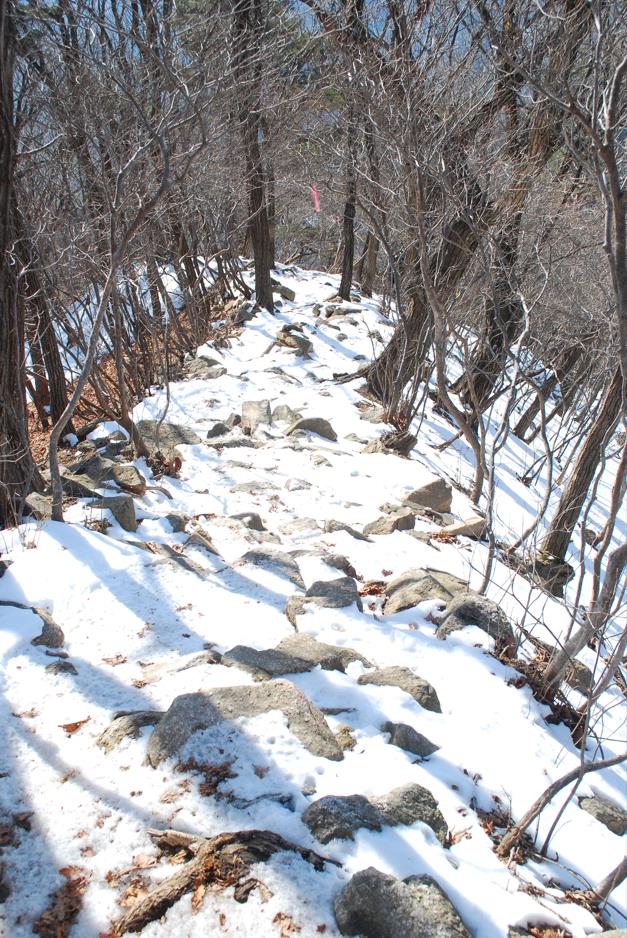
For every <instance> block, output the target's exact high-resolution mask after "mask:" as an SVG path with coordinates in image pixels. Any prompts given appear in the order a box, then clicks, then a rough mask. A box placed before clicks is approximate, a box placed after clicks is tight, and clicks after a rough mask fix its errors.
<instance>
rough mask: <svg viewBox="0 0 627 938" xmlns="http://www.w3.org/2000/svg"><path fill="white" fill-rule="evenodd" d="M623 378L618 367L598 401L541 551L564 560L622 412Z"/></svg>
mask: <svg viewBox="0 0 627 938" xmlns="http://www.w3.org/2000/svg"><path fill="white" fill-rule="evenodd" d="M623 397H624V395H623V377H622V372H621V369H620V367H618V368H617V369H616V370H615V372H614V374H613V376H612V380H611V382H610V385H609V387H608V389H607V393H606V395H605V397H604V399H603V401H602V402H601V406H600V408H599V412H598V414H597V417H596V419H595V421H594V423H593V424H592V427H591V429H590V432H589V433H588V436H587V437H586V439H585V440H584V442H583V445H582V446H581V448H580V450H579V453H578V454H577V458H576V460H575V465H574V467H573V470H572V472H571V474H570V478H569V480H568V482H567V483H566V487H565V488H564V491H563V492H562V497H561V498H560V500H559V503H558V505H557V509H556V511H555V514H554V516H553V519H552V521H551V524H550V526H549V529H548V531H547V533H546V535H545V537H544V540H543V541H542V546H541V550H542V551H543V553H546V554H549V555H550V556H551V557H555V558H557V559H558V560H560V561H563V560H565V558H566V553H567V551H568V545H569V544H570V541H571V538H572V535H573V531H574V529H575V525H576V523H577V519H578V518H579V515H580V514H581V510H582V508H583V504H584V501H585V499H586V495H587V493H588V489H589V488H590V485H591V483H592V479H593V478H594V474H595V472H596V470H597V467H598V465H599V462H600V459H601V455H602V453H603V449H604V447H605V444H606V443H607V440H608V439H609V437H610V435H611V433H612V432H613V430H614V428H615V426H616V424H617V422H618V419H619V417H620V415H621V413H622V411H623Z"/></svg>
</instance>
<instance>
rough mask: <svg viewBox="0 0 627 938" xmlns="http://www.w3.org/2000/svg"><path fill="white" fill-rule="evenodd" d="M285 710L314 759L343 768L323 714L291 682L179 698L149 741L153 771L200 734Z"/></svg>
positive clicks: (267, 683)
mask: <svg viewBox="0 0 627 938" xmlns="http://www.w3.org/2000/svg"><path fill="white" fill-rule="evenodd" d="M271 710H281V711H282V713H283V714H284V715H285V717H286V719H287V724H288V726H289V728H290V730H291V731H292V733H294V735H295V736H296V737H298V739H299V740H300V741H301V743H302V744H303V746H304V747H305V748H306V749H308V750H309V752H311V753H312V754H313V755H314V756H321V757H322V758H325V759H332V760H333V761H336V762H339V761H341V759H342V758H343V753H342V750H341V748H340V747H339V745H338V743H337V741H336V739H335V737H334V735H333V733H332V732H331V730H330V729H329V727H328V726H327V723H326V720H325V719H324V717H323V715H322V714H321V712H320V711H319V710H318V708H317V707H315V706H314V705H313V704H312V703H311V701H310V700H308V698H307V697H306V696H305V695H304V694H303V693H302V692H301V691H300V690H298V688H296V687H295V686H294V685H293V684H290V683H289V681H267V682H265V683H263V684H254V685H252V686H243V687H217V688H214V689H212V690H208V691H198V693H195V694H182V695H181V696H180V697H176V698H175V699H174V700H173V702H172V704H171V705H170V708H169V710H167V712H166V713H165V715H164V716H163V718H162V719H161V720H160V722H159V724H158V725H157V726H156V727H155V729H154V730H153V731H152V733H151V735H150V739H149V740H148V753H147V755H148V762H149V763H150V765H152V766H153V767H156V766H157V765H159V763H160V762H162V761H163V759H166V758H168V757H170V756H173V755H175V754H176V753H177V752H178V750H179V749H180V748H181V746H182V745H183V744H184V743H185V742H186V741H187V740H188V739H189V737H190V736H191V735H192V734H193V733H195V732H197V731H198V730H202V729H206V728H207V727H210V726H215V725H216V724H218V723H222V722H223V721H224V720H236V719H238V717H254V716H260V715H261V714H262V713H269V712H270V711H271Z"/></svg>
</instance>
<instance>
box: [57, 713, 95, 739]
mask: <svg viewBox="0 0 627 938" xmlns="http://www.w3.org/2000/svg"><path fill="white" fill-rule="evenodd" d="M90 720H91V717H85V719H84V720H76V722H75V723H59V726H60V727H61V729H62V730H65V732H66V733H67V734H68V736H71V735H72V733H76V731H77V730H80V728H81V726H85V724H86V723H89V721H90Z"/></svg>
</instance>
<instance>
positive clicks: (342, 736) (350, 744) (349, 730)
mask: <svg viewBox="0 0 627 938" xmlns="http://www.w3.org/2000/svg"><path fill="white" fill-rule="evenodd" d="M335 738H336V739H337V744H338V746H339V747H340V749H341V750H342V751H343V752H350V750H351V749H354V748H355V746H356V745H357V740H356V739H355V736H354V733H353V727H352V726H350V724H348V723H341V724H340V725H339V727H338V729H337V732H336V734H335Z"/></svg>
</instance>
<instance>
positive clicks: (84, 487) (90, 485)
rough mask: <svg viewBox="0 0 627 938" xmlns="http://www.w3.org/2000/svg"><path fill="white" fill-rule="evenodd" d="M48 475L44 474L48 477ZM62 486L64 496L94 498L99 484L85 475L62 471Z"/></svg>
mask: <svg viewBox="0 0 627 938" xmlns="http://www.w3.org/2000/svg"><path fill="white" fill-rule="evenodd" d="M46 475H47V473H45V474H44V477H46ZM61 485H62V488H63V494H64V495H69V497H70V498H93V497H94V495H97V494H98V492H97V491H96V489H98V488H99V484H98V483H97V482H94V480H93V479H90V478H89V476H88V475H85V474H84V473H74V472H64V471H63V469H62V470H61Z"/></svg>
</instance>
